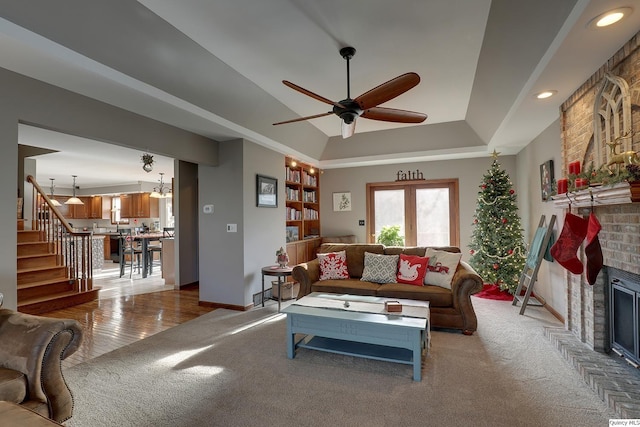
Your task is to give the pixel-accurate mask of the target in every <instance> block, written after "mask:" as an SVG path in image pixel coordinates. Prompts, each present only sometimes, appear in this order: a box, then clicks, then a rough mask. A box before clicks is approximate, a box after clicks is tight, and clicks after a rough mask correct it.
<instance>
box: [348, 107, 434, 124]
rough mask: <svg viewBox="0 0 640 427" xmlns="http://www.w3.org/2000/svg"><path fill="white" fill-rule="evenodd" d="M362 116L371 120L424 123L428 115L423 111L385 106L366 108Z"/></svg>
mask: <svg viewBox="0 0 640 427" xmlns="http://www.w3.org/2000/svg"><path fill="white" fill-rule="evenodd" d="M360 117H364V118H365V119H370V120H380V121H383V122H396V123H422V122H424V121H425V120H426V119H427V115H426V114H423V113H416V112H415V111H406V110H397V109H395V108H384V107H373V108H369V109H368V110H365V111H364V112H363V113H362V114H361V115H360Z"/></svg>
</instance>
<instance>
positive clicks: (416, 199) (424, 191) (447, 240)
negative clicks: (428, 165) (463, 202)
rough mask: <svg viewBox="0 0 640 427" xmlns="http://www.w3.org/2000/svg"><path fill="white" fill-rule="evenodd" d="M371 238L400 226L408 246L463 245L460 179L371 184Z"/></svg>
mask: <svg viewBox="0 0 640 427" xmlns="http://www.w3.org/2000/svg"><path fill="white" fill-rule="evenodd" d="M367 223H368V226H367V236H368V238H367V239H368V242H369V243H374V242H376V241H377V239H378V236H380V231H381V230H382V228H383V227H389V226H394V225H396V226H399V227H400V235H401V236H403V237H404V242H403V244H404V245H405V246H449V245H451V246H459V245H460V215H459V212H458V180H457V179H443V180H428V181H410V182H407V181H404V182H403V181H396V182H387V183H370V184H367Z"/></svg>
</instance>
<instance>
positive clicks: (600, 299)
mask: <svg viewBox="0 0 640 427" xmlns="http://www.w3.org/2000/svg"><path fill="white" fill-rule="evenodd" d="M590 211H591V209H590V208H579V209H575V208H574V213H577V214H578V215H584V216H585V217H586V216H588V215H589V212H590ZM594 213H595V215H596V216H597V217H598V220H599V221H600V224H601V225H602V230H601V231H600V234H599V239H600V245H601V246H602V255H603V259H604V265H605V266H608V267H613V268H616V269H618V270H622V271H627V272H630V273H633V274H637V275H640V203H629V204H622V205H612V206H599V207H595V208H594ZM580 256H581V260H582V261H583V263H586V259H585V256H584V253H583V252H582V253H581V254H580ZM565 277H566V280H567V310H568V313H567V317H566V326H567V328H568V329H569V330H570V331H571V332H573V334H574V335H576V336H577V337H578V338H579V339H580V340H581V341H582V342H584V343H585V344H587V345H588V346H589V347H590V348H592V349H593V350H596V351H600V352H603V351H608V350H609V339H610V337H609V321H608V315H609V312H608V303H609V295H610V288H609V274H607V268H603V271H601V272H600V274H599V275H598V279H597V280H596V283H595V284H594V285H593V286H591V285H589V284H588V283H587V281H586V278H585V277H584V275H582V276H577V275H573V274H571V273H568V272H567V274H566V275H565Z"/></svg>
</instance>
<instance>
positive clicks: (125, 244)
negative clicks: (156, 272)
mask: <svg viewBox="0 0 640 427" xmlns="http://www.w3.org/2000/svg"><path fill="white" fill-rule="evenodd" d="M118 246H119V258H120V277H122V276H124V273H125V268H126V266H127V264H128V265H129V278H131V277H133V268H134V261H135V262H136V264H137V267H136V268H137V269H138V272H140V271H141V268H140V259H141V258H142V249H141V248H140V247H139V245H138V244H137V243H136V240H135V238H134V236H133V232H132V230H131V229H130V228H123V229H120V238H119V245H118Z"/></svg>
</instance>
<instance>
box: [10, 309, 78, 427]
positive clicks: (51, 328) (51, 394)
mask: <svg viewBox="0 0 640 427" xmlns="http://www.w3.org/2000/svg"><path fill="white" fill-rule="evenodd" d="M0 341H1V342H2V346H1V347H0V366H2V367H3V368H9V369H13V370H16V371H19V372H22V373H24V374H25V375H26V376H27V380H28V383H29V399H30V400H35V401H40V402H43V403H47V405H48V407H49V418H51V419H53V420H56V421H58V422H62V421H65V420H67V419H68V418H70V417H71V413H72V411H73V397H72V395H71V391H70V390H69V388H68V387H67V383H66V382H65V380H64V377H63V375H62V366H61V361H62V360H64V359H66V358H67V357H68V356H69V355H71V354H73V353H74V352H75V351H76V350H77V349H78V347H79V346H80V343H81V342H82V329H81V327H80V324H79V323H78V322H77V321H75V320H65V319H53V318H47V317H41V316H34V315H30V314H24V313H18V312H15V311H13V310H1V309H0Z"/></svg>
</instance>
